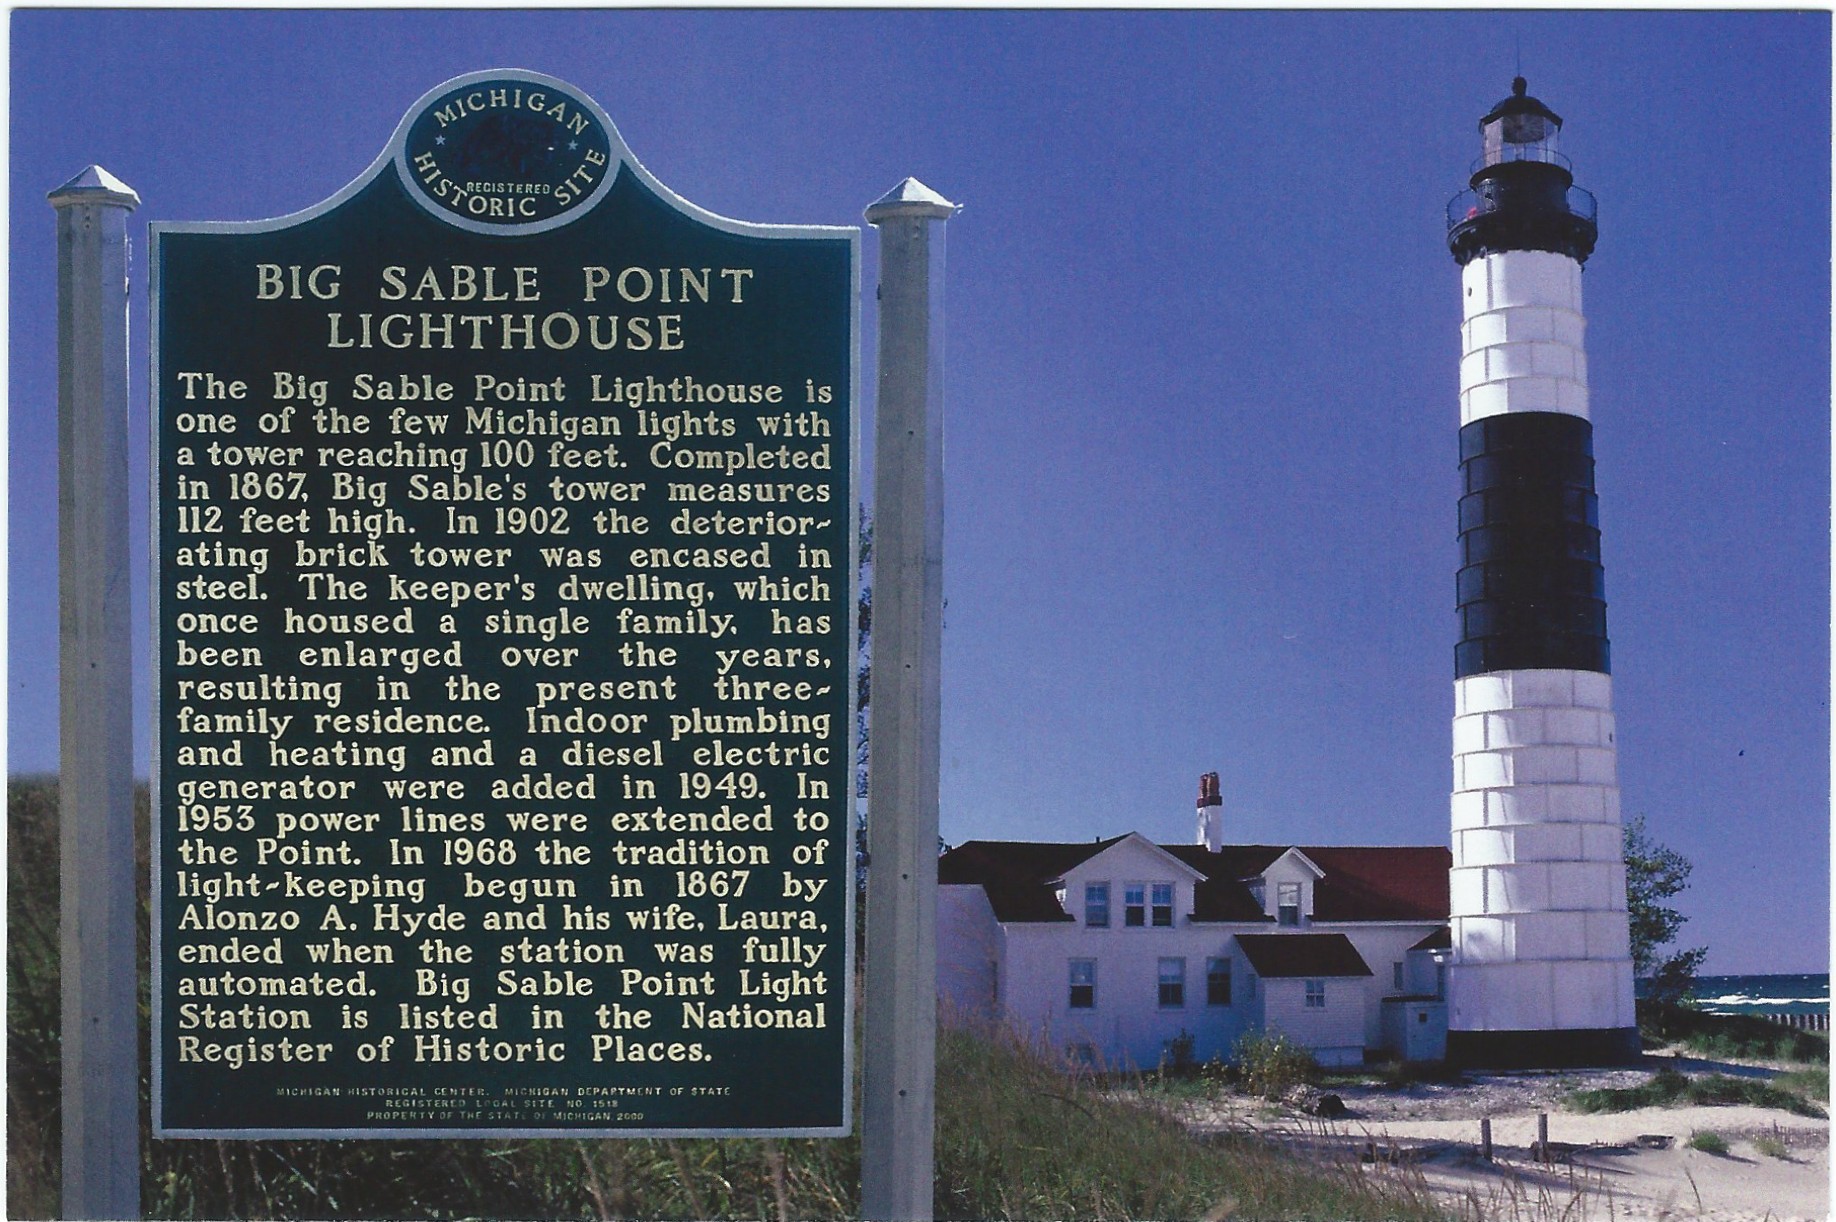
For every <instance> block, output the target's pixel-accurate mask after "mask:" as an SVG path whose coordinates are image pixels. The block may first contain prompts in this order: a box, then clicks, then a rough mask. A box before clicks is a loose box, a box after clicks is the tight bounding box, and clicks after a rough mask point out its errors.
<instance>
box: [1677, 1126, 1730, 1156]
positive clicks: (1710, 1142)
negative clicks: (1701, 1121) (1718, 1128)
mask: <svg viewBox="0 0 1836 1222" xmlns="http://www.w3.org/2000/svg"><path fill="white" fill-rule="evenodd" d="M1686 1144H1687V1145H1688V1146H1689V1148H1690V1149H1692V1150H1700V1151H1702V1152H1703V1153H1704V1154H1726V1153H1727V1152H1728V1139H1727V1138H1725V1137H1723V1136H1722V1135H1721V1134H1719V1133H1717V1132H1715V1131H1714V1130H1713V1129H1698V1130H1696V1131H1695V1132H1694V1133H1691V1134H1690V1135H1689V1141H1688V1142H1687V1143H1686Z"/></svg>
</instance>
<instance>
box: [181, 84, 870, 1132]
mask: <svg viewBox="0 0 1836 1222" xmlns="http://www.w3.org/2000/svg"><path fill="white" fill-rule="evenodd" d="M858 244H859V235H858V231H856V230H854V229H850V228H826V227H788V226H762V225H750V224H742V223H739V222H734V221H729V220H725V219H722V218H719V217H716V216H713V215H711V214H709V213H707V212H704V211H702V210H700V209H697V208H695V207H693V206H692V205H689V204H687V203H685V202H684V201H682V200H680V199H678V198H676V197H675V196H674V195H673V194H671V193H670V192H669V191H667V190H666V189H665V188H663V187H662V186H661V185H660V184H658V183H657V182H656V180H655V179H653V178H652V177H650V175H649V174H648V173H647V172H646V171H645V170H644V169H643V168H642V167H641V166H640V165H638V163H637V162H636V160H635V159H633V158H632V156H631V155H630V153H629V152H628V151H627V150H626V149H625V147H624V144H623V142H622V141H621V140H620V138H619V136H618V133H617V131H616V130H615V129H614V128H613V126H612V124H611V122H610V120H608V119H607V117H606V116H605V114H604V113H603V112H602V111H601V110H600V109H599V107H598V106H597V105H595V104H594V103H593V101H592V100H591V99H589V98H587V97H586V96H585V95H583V94H582V93H580V92H579V91H578V90H576V89H574V88H572V87H571V86H568V85H566V84H564V83H563V82H560V81H557V80H553V79H551V78H548V77H543V76H539V75H537V74H534V73H529V72H522V71H495V72H487V73H479V74H475V75H472V76H467V77H462V78H459V79H457V80H454V81H450V82H448V83H447V84H445V85H442V86H440V87H439V88H437V89H435V90H433V91H432V92H431V93H429V94H427V95H426V96H425V97H424V98H422V99H421V101H420V102H419V103H417V104H416V105H415V107H414V108H413V110H412V111H411V112H410V113H409V114H408V116H407V117H406V118H405V119H404V120H403V122H402V123H401V125H400V127H399V128H398V129H397V131H396V134H395V137H394V139H393V140H392V141H391V143H390V146H389V149H388V151H387V152H386V153H385V155H384V156H383V157H381V158H380V159H378V161H377V162H376V163H375V164H374V165H372V166H371V167H370V169H369V170H368V171H367V172H366V173H365V174H364V175H363V176H362V177H361V178H359V179H358V180H357V181H356V182H355V183H353V184H352V185H351V186H350V187H348V188H347V189H346V190H344V191H343V192H341V193H340V194H339V195H338V196H336V197H335V198H333V199H332V200H330V201H328V202H327V203H326V204H324V205H322V206H320V207H317V208H314V209H311V210H308V211H306V212H303V213H299V214H296V215H294V216H290V217H285V218H282V219H280V220H277V221H266V222H258V223H252V224H165V225H155V226H154V231H153V266H154V354H155V355H154V366H155V367H154V381H153V387H154V403H155V411H154V415H155V429H156V434H157V436H156V460H155V472H154V481H155V488H156V490H157V491H156V494H155V510H156V515H155V516H156V527H155V533H156V539H157V543H156V550H157V568H158V572H157V578H156V582H155V586H156V591H157V595H156V597H157V603H158V606H157V615H156V622H157V638H158V639H157V643H156V649H157V654H158V658H159V674H158V682H157V702H158V714H157V717H156V725H157V735H158V742H157V747H156V752H155V758H156V761H157V770H158V776H157V781H156V784H155V792H156V794H157V812H156V818H155V836H156V849H155V854H154V865H153V869H154V874H155V877H154V883H155V886H154V896H155V909H156V911H155V916H154V931H155V932H154V936H155V946H154V956H153V960H154V990H153V1005H154V1015H155V1023H154V1036H153V1046H154V1099H153V1107H154V1124H155V1128H156V1131H157V1132H158V1133H159V1134H160V1135H162V1136H167V1137H185V1136H197V1137H205V1136H214V1137H280V1136H299V1137H331V1136H351V1135H374V1136H390V1137H399V1136H416V1135H419V1136H484V1135H491V1134H509V1133H515V1134H521V1135H529V1134H541V1133H552V1134H556V1135H561V1134H565V1135H580V1134H591V1133H599V1134H613V1135H616V1134H633V1135H636V1134H665V1133H667V1134H685V1133H741V1132H748V1133H779V1134H811V1135H838V1134H841V1133H844V1132H846V1131H847V1130H848V1128H849V1126H850V1116H849V1107H848V1096H849V1079H850V1066H849V1054H848V1048H849V1031H850V1018H851V1004H850V995H851V989H850V981H851V978H852V971H851V958H852V955H851V949H852V945H853V938H852V913H853V908H854V904H853V893H852V891H853V873H854V870H853V865H854V845H853V836H852V828H853V817H852V810H851V805H852V793H853V785H852V784H851V769H852V761H853V751H852V744H853V733H852V731H853V722H854V718H853V710H854V700H853V687H854V680H853V674H854V652H853V623H852V619H853V608H854V580H853V574H854V572H855V564H854V548H853V544H854V531H853V522H854V506H855V500H856V490H855V485H854V452H855V412H854V402H855V391H856V378H857V371H856V350H857V341H856V330H857V313H858V311H857V305H856V302H857V297H858V292H857V286H858V250H859V246H858Z"/></svg>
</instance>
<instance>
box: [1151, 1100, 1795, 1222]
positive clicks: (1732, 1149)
mask: <svg viewBox="0 0 1836 1222" xmlns="http://www.w3.org/2000/svg"><path fill="white" fill-rule="evenodd" d="M1692 1068H1693V1067H1692ZM1646 1076H1649V1075H1648V1073H1643V1072H1641V1071H1638V1070H1630V1071H1628V1070H1618V1071H1608V1073H1607V1074H1602V1075H1595V1077H1598V1078H1600V1079H1602V1080H1600V1081H1595V1080H1592V1078H1587V1079H1586V1080H1582V1079H1577V1077H1576V1076H1575V1075H1498V1076H1496V1077H1486V1078H1480V1079H1476V1080H1474V1081H1472V1082H1470V1083H1468V1084H1466V1085H1462V1086H1453V1087H1426V1088H1423V1087H1417V1088H1415V1089H1413V1090H1410V1091H1408V1092H1393V1091H1386V1090H1380V1089H1357V1088H1354V1089H1351V1090H1346V1091H1342V1092H1340V1093H1341V1094H1342V1096H1343V1097H1344V1099H1345V1102H1346V1104H1347V1106H1348V1108H1349V1109H1350V1113H1351V1114H1349V1115H1347V1116H1344V1117H1341V1118H1339V1119H1337V1120H1333V1121H1321V1120H1317V1119H1314V1118H1311V1117H1307V1116H1302V1115H1299V1114H1297V1113H1294V1112H1292V1111H1287V1110H1279V1111H1278V1110H1275V1109H1270V1108H1269V1107H1267V1106H1266V1105H1263V1104H1261V1103H1259V1102H1258V1101H1255V1100H1246V1099H1242V1098H1240V1097H1228V1096H1227V1097H1225V1098H1223V1099H1220V1100H1218V1101H1216V1102H1209V1103H1204V1102H1201V1103H1194V1104H1189V1105H1186V1106H1185V1107H1183V1108H1182V1109H1181V1111H1182V1118H1183V1119H1184V1120H1185V1121H1186V1122H1187V1123H1188V1124H1189V1125H1191V1126H1192V1127H1193V1128H1195V1129H1198V1130H1201V1131H1205V1130H1209V1131H1220V1130H1233V1129H1234V1130H1239V1131H1241V1130H1243V1129H1253V1130H1256V1131H1258V1132H1260V1133H1262V1134H1263V1135H1264V1136H1266V1137H1269V1138H1271V1139H1273V1140H1276V1141H1278V1142H1280V1143H1281V1144H1283V1145H1286V1146H1289V1147H1291V1148H1292V1149H1294V1150H1295V1152H1296V1153H1299V1154H1302V1155H1303V1156H1306V1155H1312V1156H1326V1157H1339V1158H1357V1157H1359V1156H1360V1155H1361V1154H1367V1153H1370V1152H1376V1153H1378V1154H1379V1155H1380V1156H1381V1157H1383V1158H1385V1160H1386V1161H1387V1160H1388V1159H1390V1158H1395V1157H1398V1152H1400V1158H1401V1161H1402V1162H1403V1164H1404V1169H1403V1170H1402V1172H1401V1174H1403V1175H1405V1176H1408V1175H1412V1174H1414V1173H1416V1172H1419V1173H1420V1175H1421V1177H1422V1180H1423V1181H1425V1183H1426V1184H1427V1186H1428V1187H1429V1188H1430V1189H1431V1190H1432V1191H1434V1192H1435V1193H1437V1195H1441V1196H1442V1197H1443V1199H1444V1200H1446V1201H1447V1202H1448V1204H1449V1205H1450V1206H1454V1207H1456V1209H1457V1207H1458V1206H1459V1205H1462V1204H1464V1205H1466V1206H1467V1209H1465V1210H1460V1211H1459V1212H1457V1214H1456V1216H1459V1217H1462V1218H1464V1217H1471V1216H1478V1217H1482V1218H1486V1219H1494V1218H1508V1219H1514V1220H1515V1219H1524V1220H1526V1222H1529V1220H1532V1219H1564V1220H1567V1222H1593V1220H1594V1219H1600V1220H1602V1222H1606V1220H1608V1219H1612V1220H1614V1222H1656V1220H1658V1219H1664V1220H1667V1222H1668V1220H1673V1219H1702V1220H1705V1222H1767V1220H1770V1222H1797V1220H1799V1219H1803V1220H1805V1222H1823V1220H1824V1219H1827V1218H1829V1217H1830V1212H1829V1211H1830V1181H1829V1170H1830V1168H1829V1122H1828V1121H1827V1120H1819V1119H1813V1118H1808V1117H1803V1116H1794V1115H1792V1114H1790V1113H1789V1112H1784V1111H1779V1110H1775V1109H1771V1108H1759V1107H1749V1106H1731V1107H1677V1108H1641V1109H1638V1110H1636V1111H1630V1112H1615V1113H1600V1114H1586V1113H1578V1112H1569V1111H1564V1110H1562V1109H1561V1108H1560V1106H1559V1103H1558V1102H1557V1101H1558V1100H1559V1098H1560V1097H1561V1095H1562V1094H1564V1093H1566V1092H1567V1091H1569V1090H1572V1089H1575V1088H1576V1087H1578V1086H1591V1085H1625V1084H1629V1083H1627V1082H1622V1081H1620V1080H1619V1079H1620V1078H1622V1077H1630V1078H1631V1079H1633V1080H1636V1079H1638V1078H1641V1077H1646ZM1539 1112H1540V1113H1545V1114H1547V1115H1548V1118H1549V1119H1548V1123H1549V1141H1550V1146H1551V1151H1552V1160H1551V1162H1550V1163H1549V1164H1547V1165H1545V1164H1542V1163H1539V1162H1538V1161H1537V1159H1536V1157H1535V1149H1534V1146H1535V1142H1536V1134H1537V1115H1538V1113H1539ZM1483 1115H1489V1116H1490V1118H1491V1121H1492V1144H1493V1161H1492V1162H1490V1163H1487V1162H1485V1161H1484V1160H1483V1159H1481V1158H1480V1157H1479V1153H1478V1145H1479V1117H1480V1116H1483ZM1698 1132H1713V1133H1716V1134H1718V1135H1720V1136H1721V1137H1722V1138H1724V1139H1725V1140H1726V1141H1727V1143H1728V1153H1727V1154H1725V1155H1717V1154H1709V1153H1706V1152H1704V1151H1701V1150H1694V1149H1690V1148H1689V1147H1688V1144H1687V1143H1688V1141H1689V1139H1690V1137H1691V1136H1692V1135H1694V1134H1696V1133H1698ZM1774 1136H1776V1137H1777V1138H1778V1139H1779V1140H1781V1141H1783V1143H1784V1144H1785V1147H1786V1157H1785V1158H1783V1159H1780V1158H1776V1157H1771V1156H1768V1155H1766V1154H1764V1153H1762V1152H1761V1151H1760V1150H1759V1149H1757V1148H1756V1147H1755V1145H1754V1142H1755V1139H1758V1138H1765V1137H1774ZM1666 1137H1667V1138H1669V1139H1670V1141H1669V1143H1668V1146H1667V1148H1651V1147H1652V1146H1656V1145H1661V1144H1662V1143H1660V1142H1658V1141H1655V1140H1652V1139H1656V1138H1666ZM1640 1138H1645V1139H1646V1142H1645V1143H1643V1144H1641V1142H1640V1140H1639V1139H1640ZM1475 1201H1476V1202H1477V1203H1479V1205H1480V1206H1482V1207H1483V1208H1482V1209H1474V1208H1473V1205H1472V1203H1473V1202H1475Z"/></svg>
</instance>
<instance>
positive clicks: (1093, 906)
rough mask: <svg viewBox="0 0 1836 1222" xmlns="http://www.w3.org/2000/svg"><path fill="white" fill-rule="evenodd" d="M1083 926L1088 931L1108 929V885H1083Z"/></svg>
mask: <svg viewBox="0 0 1836 1222" xmlns="http://www.w3.org/2000/svg"><path fill="white" fill-rule="evenodd" d="M1084 925H1085V927H1087V928H1089V929H1108V928H1109V884H1108V883H1085V884H1084Z"/></svg>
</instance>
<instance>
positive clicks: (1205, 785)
mask: <svg viewBox="0 0 1836 1222" xmlns="http://www.w3.org/2000/svg"><path fill="white" fill-rule="evenodd" d="M1198 843H1200V844H1202V845H1204V846H1205V847H1206V848H1207V849H1210V850H1211V851H1212V852H1213V853H1215V852H1217V851H1218V850H1219V849H1222V848H1223V847H1224V798H1223V796H1222V795H1221V794H1220V793H1219V792H1218V774H1217V773H1215V772H1207V773H1206V774H1205V775H1204V776H1202V777H1200V778H1199V791H1198Z"/></svg>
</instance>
